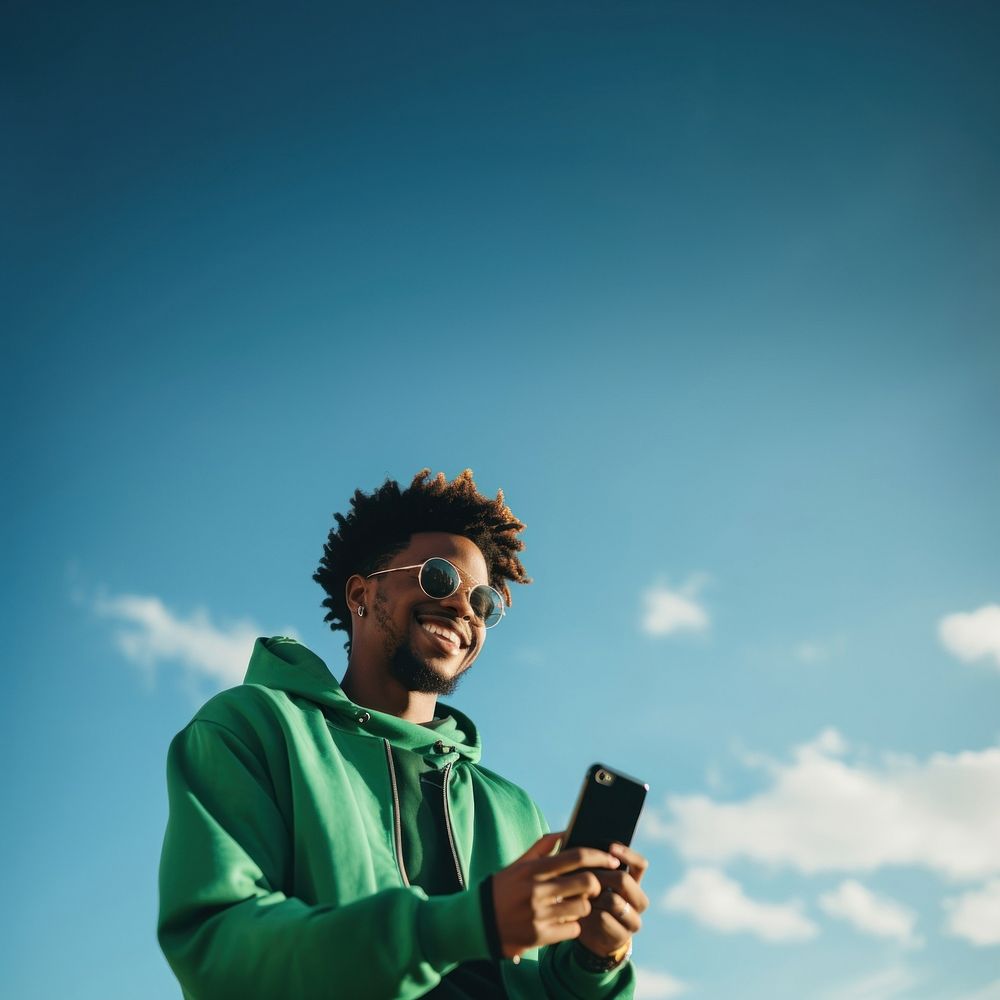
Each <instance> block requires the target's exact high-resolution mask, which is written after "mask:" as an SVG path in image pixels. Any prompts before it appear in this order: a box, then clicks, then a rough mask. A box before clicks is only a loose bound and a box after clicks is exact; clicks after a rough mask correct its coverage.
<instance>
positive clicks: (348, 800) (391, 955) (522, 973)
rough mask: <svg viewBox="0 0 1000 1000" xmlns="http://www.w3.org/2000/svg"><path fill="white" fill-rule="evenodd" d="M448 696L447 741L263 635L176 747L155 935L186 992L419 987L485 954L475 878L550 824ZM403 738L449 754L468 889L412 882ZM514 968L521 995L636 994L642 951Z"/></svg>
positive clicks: (425, 753)
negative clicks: (583, 962) (485, 757)
mask: <svg viewBox="0 0 1000 1000" xmlns="http://www.w3.org/2000/svg"><path fill="white" fill-rule="evenodd" d="M440 710H441V712H442V713H446V714H448V715H451V716H452V717H453V718H454V720H455V730H454V732H455V737H454V743H452V742H451V741H450V739H449V741H448V743H447V745H446V746H445V747H441V746H440V744H438V746H437V747H436V746H435V744H436V743H437V742H438V740H439V739H441V738H442V737H441V736H440V735H439V733H438V732H436V731H434V730H432V729H429V728H427V727H425V726H419V725H414V724H412V723H407V722H404V721H403V720H401V719H398V718H396V717H395V716H391V715H385V714H382V713H379V712H372V711H369V710H367V709H365V708H363V707H362V706H358V705H355V704H353V703H352V702H351V701H350V700H349V699H348V698H347V697H346V696H345V695H344V693H343V691H342V690H341V689H340V686H339V684H338V683H337V681H336V680H335V679H334V677H333V675H332V674H331V673H330V671H329V670H328V669H327V667H326V665H325V664H324V663H323V661H322V660H320V659H319V657H317V656H316V655H315V654H314V653H312V652H310V651H309V650H308V649H306V648H305V647H304V646H302V645H300V644H299V643H297V642H295V641H294V640H291V639H285V638H280V637H279V638H275V639H258V640H257V643H256V644H255V646H254V650H253V655H252V657H251V661H250V667H249V670H248V671H247V677H246V680H245V682H244V683H243V685H241V686H240V687H237V688H233V689H231V690H229V691H225V692H223V693H222V694H220V695H217V696H216V697H215V698H213V699H211V700H210V701H209V702H208V703H207V704H206V705H205V706H204V707H203V708H202V709H201V710H200V711H199V712H198V713H197V714H196V716H195V718H194V719H193V720H192V722H191V723H190V724H189V725H188V726H187V727H186V728H185V729H183V730H182V731H181V732H180V733H178V735H177V736H176V737H175V738H174V740H173V742H172V743H171V746H170V751H169V754H168V759H167V784H168V792H169V803H170V815H169V819H168V823H167V830H166V835H165V837H164V843H163V853H162V857H161V863H160V916H159V924H158V936H159V940H160V945H161V947H162V949H163V952H164V955H165V956H166V958H167V961H168V962H169V963H170V966H171V968H172V969H173V971H174V973H175V975H176V976H177V978H178V980H179V981H180V984H181V987H182V991H183V995H184V996H185V997H186V998H188V1000H229V998H233V1000H236V998H239V1000H256V998H259V1000H264V998H273V997H279V996H280V997H283V998H286V1000H299V998H307V997H309V998H311V997H329V996H344V997H351V998H354V997H358V998H362V997H371V998H384V1000H410V998H416V997H420V996H423V995H425V994H426V993H428V992H430V990H432V989H433V988H434V987H435V986H437V985H438V983H440V981H441V978H442V976H444V975H446V974H447V973H448V972H450V971H451V970H452V969H454V968H455V967H456V966H457V965H458V964H459V963H461V962H466V961H470V960H475V959H483V958H487V957H488V948H487V944H486V938H485V933H484V929H483V920H482V914H481V912H480V907H479V895H478V886H479V883H480V882H481V881H482V879H484V878H486V877H487V876H488V875H490V874H492V873H493V872H495V871H498V870H499V869H501V868H503V867H505V866H506V865H507V864H509V863H510V862H511V861H513V860H514V859H515V858H517V857H518V856H519V855H520V854H522V853H523V852H524V851H525V850H526V849H527V848H528V847H529V846H530V845H531V844H532V843H533V842H534V841H535V840H537V839H538V837H539V836H541V835H542V833H544V832H545V830H546V827H545V822H544V819H543V818H542V816H541V813H540V811H539V810H538V808H537V806H535V804H534V803H533V802H532V801H531V799H530V798H529V797H528V796H527V794H526V793H525V792H523V791H522V790H521V789H519V788H518V787H517V786H515V785H513V784H511V783H510V782H508V781H506V780H505V779H503V778H501V777H500V776H499V775H496V774H494V773H493V772H491V771H489V770H487V769H486V768H484V767H482V766H481V765H480V764H479V758H480V753H481V746H480V742H479V735H478V732H477V730H476V727H475V726H474V725H473V723H472V722H471V720H469V719H468V718H467V717H466V716H464V715H463V714H462V713H460V712H458V711H456V710H455V709H453V708H450V707H447V706H444V705H442V706H440ZM392 749H396V750H408V751H412V752H414V753H417V754H419V755H420V756H421V757H422V758H423V759H424V761H425V762H426V763H427V764H428V765H429V766H430V767H432V768H435V769H443V768H444V767H445V766H446V765H447V764H449V763H451V764H452V765H453V767H452V770H451V775H450V779H449V798H448V803H449V812H450V815H451V821H452V829H453V832H454V836H455V843H456V848H457V852H458V856H459V863H460V866H461V869H462V873H463V876H464V879H465V884H466V886H467V888H466V889H465V890H462V891H459V892H453V893H449V894H446V895H434V896H429V895H428V894H427V892H425V891H424V890H423V889H421V888H418V887H415V886H410V885H407V884H406V882H405V880H404V876H403V874H402V872H401V870H400V867H399V863H398V860H397V853H396V836H395V833H396V822H397V820H398V818H399V817H397V816H396V814H395V807H394V800H393V793H392V784H391V780H390V771H389V766H388V758H387V755H388V754H389V753H390V752H391V750H392ZM502 973H503V978H504V984H505V987H506V989H507V992H508V994H509V995H510V996H511V997H512V998H514V1000H520V998H525V1000H528V998H534V1000H541V998H546V997H548V998H556V997H570V998H579V1000H612V998H619V997H620V998H626V997H631V995H632V986H633V978H634V974H633V971H632V968H631V965H630V964H627V965H626V966H625V967H624V968H623V969H622V970H619V971H616V972H615V973H612V974H609V975H595V974H592V973H587V972H585V971H584V970H582V969H580V968H579V966H578V965H576V964H575V962H574V960H573V957H572V954H571V949H570V947H569V945H568V943H564V944H562V945H557V946H553V947H549V948H543V949H541V951H540V953H539V952H538V951H533V952H531V953H529V954H528V955H526V956H525V957H524V959H523V960H522V961H521V963H520V965H517V966H514V965H513V963H511V962H504V963H502Z"/></svg>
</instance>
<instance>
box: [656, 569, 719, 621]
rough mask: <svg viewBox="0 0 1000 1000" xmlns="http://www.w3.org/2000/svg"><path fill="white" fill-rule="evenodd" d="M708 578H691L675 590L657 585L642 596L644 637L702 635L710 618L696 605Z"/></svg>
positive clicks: (663, 585)
mask: <svg viewBox="0 0 1000 1000" xmlns="http://www.w3.org/2000/svg"><path fill="white" fill-rule="evenodd" d="M707 579H708V577H707V576H706V575H705V574H703V573H697V574H695V575H694V576H691V577H689V578H688V579H687V581H686V582H685V583H684V584H682V585H681V586H680V587H678V588H677V589H671V588H670V587H668V586H667V585H666V584H663V583H658V584H655V585H654V586H652V587H650V588H649V589H648V590H647V591H646V592H645V593H644V594H643V595H642V603H643V615H642V630H643V632H645V633H646V634H647V635H652V636H664V635H671V634H673V633H674V632H704V631H706V630H707V629H708V626H709V616H708V612H707V611H706V610H705V608H704V607H703V606H702V605H701V604H700V603H699V602H698V594H699V592H700V591H701V589H702V587H704V585H705V583H706V581H707Z"/></svg>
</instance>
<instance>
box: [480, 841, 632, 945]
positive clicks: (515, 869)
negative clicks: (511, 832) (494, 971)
mask: <svg viewBox="0 0 1000 1000" xmlns="http://www.w3.org/2000/svg"><path fill="white" fill-rule="evenodd" d="M562 836H563V835H562V834H561V833H549V834H546V836H544V837H542V838H541V839H540V840H538V841H536V842H535V843H534V844H533V845H532V846H531V847H529V848H528V850H527V851H525V852H524V854H522V855H521V857H519V858H518V859H517V861H515V862H513V863H512V864H510V865H508V866H507V867H506V868H504V869H502V870H501V871H498V872H497V873H496V874H495V875H494V876H493V909H494V911H495V913H496V918H497V932H498V934H499V935H500V944H501V947H502V948H503V953H504V955H506V956H507V958H514V957H516V956H519V955H521V954H522V952H525V951H527V950H528V949H529V948H537V947H540V946H541V945H544V944H553V943H554V942H556V941H567V940H569V939H570V938H575V937H579V936H580V930H581V923H580V921H581V918H584V917H586V916H587V915H588V914H589V913H590V910H591V900H592V899H593V898H594V897H596V896H597V895H598V894H599V893H600V892H601V890H602V889H603V886H602V884H601V881H600V878H599V877H598V876H597V875H595V874H594V873H593V872H590V871H580V870H579V869H581V868H600V869H606V870H605V871H602V872H601V876H600V877H601V878H603V877H605V876H608V875H611V874H612V870H613V869H615V868H617V867H618V866H619V865H620V864H621V862H620V861H619V860H618V858H616V857H613V856H612V855H610V854H607V853H605V852H604V851H598V850H596V849H594V848H592V847H576V848H573V849H572V850H569V851H563V852H561V853H560V854H555V855H552V856H551V857H550V856H549V853H550V851H551V850H552V849H553V848H554V847H555V846H556V844H557V843H558V841H559V839H560V838H561V837H562ZM636 857H638V855H636ZM643 898H645V897H643ZM643 908H644V909H645V907H643ZM612 950H613V949H612Z"/></svg>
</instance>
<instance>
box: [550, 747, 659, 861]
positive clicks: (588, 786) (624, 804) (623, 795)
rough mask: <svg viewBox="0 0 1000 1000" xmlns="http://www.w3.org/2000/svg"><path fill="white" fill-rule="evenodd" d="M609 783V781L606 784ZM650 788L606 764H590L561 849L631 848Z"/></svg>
mask: <svg viewBox="0 0 1000 1000" xmlns="http://www.w3.org/2000/svg"><path fill="white" fill-rule="evenodd" d="M609 779H610V780H609ZM648 791H649V785H647V784H646V783H645V782H643V781H639V780H638V779H637V778H632V777H629V775H627V774H622V772H621V771H616V770H614V768H611V767H608V766H607V765H605V764H592V765H591V766H590V768H589V770H588V771H587V776H586V777H585V778H584V780H583V788H581V789H580V795H579V797H578V798H577V800H576V807H575V808H574V809H573V815H572V817H571V818H570V821H569V826H568V827H567V833H566V840H565V842H564V843H563V845H562V849H563V850H566V849H567V848H568V847H596V848H598V849H599V850H602V851H606V850H607V849H608V848H609V847H610V846H611V844H612V843H619V844H631V843H632V834H634V833H635V826H636V823H638V822H639V813H640V812H642V804H643V802H645V800H646V793H647V792H648Z"/></svg>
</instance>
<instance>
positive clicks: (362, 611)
mask: <svg viewBox="0 0 1000 1000" xmlns="http://www.w3.org/2000/svg"><path fill="white" fill-rule="evenodd" d="M364 616H365V606H364V605H363V604H359V605H358V617H359V618H364Z"/></svg>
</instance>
